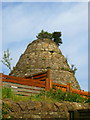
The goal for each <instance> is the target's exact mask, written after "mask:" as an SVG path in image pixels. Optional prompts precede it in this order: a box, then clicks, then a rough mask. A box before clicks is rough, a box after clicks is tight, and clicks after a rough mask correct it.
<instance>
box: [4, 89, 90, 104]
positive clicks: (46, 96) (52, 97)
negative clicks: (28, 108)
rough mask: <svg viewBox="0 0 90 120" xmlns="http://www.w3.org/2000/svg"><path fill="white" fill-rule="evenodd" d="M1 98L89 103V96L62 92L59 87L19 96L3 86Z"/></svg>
mask: <svg viewBox="0 0 90 120" xmlns="http://www.w3.org/2000/svg"><path fill="white" fill-rule="evenodd" d="M2 98H3V99H5V98H11V99H12V100H14V101H26V100H32V101H47V102H57V101H58V102H60V101H70V102H80V103H82V102H84V103H85V102H86V103H90V98H89V99H87V98H83V97H81V96H80V95H79V94H75V93H70V92H63V91H61V90H59V89H51V90H50V91H41V93H40V94H36V95H31V96H20V95H15V93H14V92H13V91H12V89H11V88H6V87H3V89H2Z"/></svg>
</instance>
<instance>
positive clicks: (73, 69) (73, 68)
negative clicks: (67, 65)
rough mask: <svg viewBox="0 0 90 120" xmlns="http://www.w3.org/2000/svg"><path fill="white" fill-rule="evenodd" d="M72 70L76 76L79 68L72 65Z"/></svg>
mask: <svg viewBox="0 0 90 120" xmlns="http://www.w3.org/2000/svg"><path fill="white" fill-rule="evenodd" d="M71 70H72V72H73V73H74V74H75V73H76V71H77V68H76V67H75V65H73V64H72V65H71Z"/></svg>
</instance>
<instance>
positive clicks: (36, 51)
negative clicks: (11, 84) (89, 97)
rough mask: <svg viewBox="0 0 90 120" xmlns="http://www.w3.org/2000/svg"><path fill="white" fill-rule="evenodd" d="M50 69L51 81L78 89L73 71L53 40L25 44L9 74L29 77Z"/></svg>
mask: <svg viewBox="0 0 90 120" xmlns="http://www.w3.org/2000/svg"><path fill="white" fill-rule="evenodd" d="M48 69H51V72H50V73H51V74H50V77H51V79H52V81H53V82H56V83H60V84H64V85H66V84H67V83H72V87H73V88H75V89H80V86H79V84H78V81H77V80H76V78H75V76H74V73H73V72H72V71H71V69H70V67H69V65H68V63H67V60H66V58H65V57H64V56H63V55H62V53H61V51H60V49H59V48H58V46H57V45H56V44H55V42H54V41H53V40H50V39H37V40H34V41H33V42H32V43H30V44H29V45H28V46H27V49H26V50H25V52H24V54H22V55H21V57H20V59H19V61H18V63H17V64H16V66H15V68H14V69H13V70H12V72H11V73H10V75H13V76H19V77H29V76H31V75H33V74H36V73H40V72H44V71H47V70H48Z"/></svg>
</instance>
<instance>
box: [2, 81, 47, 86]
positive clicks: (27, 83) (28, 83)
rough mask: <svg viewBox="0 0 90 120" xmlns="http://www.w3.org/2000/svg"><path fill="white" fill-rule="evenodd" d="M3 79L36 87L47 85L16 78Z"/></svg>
mask: <svg viewBox="0 0 90 120" xmlns="http://www.w3.org/2000/svg"><path fill="white" fill-rule="evenodd" d="M3 81H5V82H12V83H18V84H22V85H28V86H35V87H45V85H43V84H38V83H34V82H26V81H16V80H12V79H3Z"/></svg>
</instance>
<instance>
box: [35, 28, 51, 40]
mask: <svg viewBox="0 0 90 120" xmlns="http://www.w3.org/2000/svg"><path fill="white" fill-rule="evenodd" d="M36 37H37V38H38V39H43V38H48V39H52V34H51V33H49V32H47V31H44V30H41V32H40V33H38V36H36Z"/></svg>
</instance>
